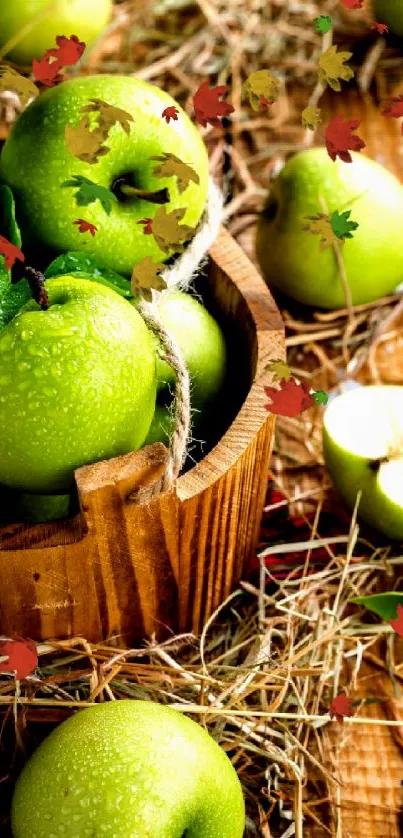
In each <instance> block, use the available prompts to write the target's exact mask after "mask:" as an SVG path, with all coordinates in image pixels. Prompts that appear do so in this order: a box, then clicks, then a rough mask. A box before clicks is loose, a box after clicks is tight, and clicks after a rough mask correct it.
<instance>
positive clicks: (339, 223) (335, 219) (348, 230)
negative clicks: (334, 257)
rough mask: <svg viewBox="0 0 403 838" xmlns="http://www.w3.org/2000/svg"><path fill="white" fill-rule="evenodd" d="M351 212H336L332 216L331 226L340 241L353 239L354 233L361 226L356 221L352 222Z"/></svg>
mask: <svg viewBox="0 0 403 838" xmlns="http://www.w3.org/2000/svg"><path fill="white" fill-rule="evenodd" d="M350 215H351V210H346V211H345V212H341V213H340V212H339V211H338V210H335V211H334V212H332V214H331V216H330V226H331V228H332V230H333V232H334V234H335V235H336V236H337V238H338V239H352V238H353V236H352V231H353V230H356V229H357V227H358V226H359V225H358V224H357V222H356V221H350V220H349V219H350Z"/></svg>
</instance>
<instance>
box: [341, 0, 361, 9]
mask: <svg viewBox="0 0 403 838" xmlns="http://www.w3.org/2000/svg"><path fill="white" fill-rule="evenodd" d="M341 2H342V3H343V6H345V8H346V9H362V4H363V2H364V0H341Z"/></svg>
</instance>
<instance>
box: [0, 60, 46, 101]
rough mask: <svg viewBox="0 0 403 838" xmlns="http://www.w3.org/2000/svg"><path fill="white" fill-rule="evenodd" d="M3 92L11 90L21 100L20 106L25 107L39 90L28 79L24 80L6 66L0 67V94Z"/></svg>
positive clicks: (15, 71)
mask: <svg viewBox="0 0 403 838" xmlns="http://www.w3.org/2000/svg"><path fill="white" fill-rule="evenodd" d="M5 90H12V91H13V93H16V94H17V96H19V98H20V100H21V104H22V105H27V104H28V102H30V101H31V99H33V98H34V97H35V96H38V94H39V90H38V88H37V87H36V85H35V84H34V83H33V81H31V80H30V79H26V78H24V76H20V74H19V73H17V70H13V69H12V68H11V67H8V66H7V65H6V64H1V65H0V93H3V92H4V91H5Z"/></svg>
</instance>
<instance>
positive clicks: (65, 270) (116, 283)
mask: <svg viewBox="0 0 403 838" xmlns="http://www.w3.org/2000/svg"><path fill="white" fill-rule="evenodd" d="M64 275H69V276H70V275H73V276H79V277H81V278H82V279H89V280H92V281H94V282H99V283H100V284H101V285H106V286H107V287H108V288H111V289H112V291H116V293H117V294H120V296H121V297H127V298H131V297H132V296H133V294H132V291H131V288H130V282H129V281H128V280H127V279H125V278H124V277H123V276H120V274H117V273H115V271H112V270H110V269H109V268H105V267H103V266H102V265H100V264H99V263H98V262H97V260H96V259H95V258H94V257H93V256H90V255H89V254H87V253H82V252H81V251H78V250H77V251H75V250H71V251H69V252H68V253H62V254H61V255H60V256H58V257H57V258H56V259H54V261H53V262H51V264H50V265H48V267H47V268H46V271H45V273H44V277H45V279H50V277H52V276H64Z"/></svg>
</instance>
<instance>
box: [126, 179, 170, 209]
mask: <svg viewBox="0 0 403 838" xmlns="http://www.w3.org/2000/svg"><path fill="white" fill-rule="evenodd" d="M112 191H113V192H115V195H116V197H117V198H119V197H122V196H123V195H124V196H125V197H126V198H141V199H142V200H143V201H150V203H151V204H168V203H169V201H170V198H169V191H168V188H167V187H166V186H165V187H164V188H163V189H157V190H154V191H150V190H149V189H139V188H138V187H137V186H131V185H130V184H129V183H126V182H125V180H124V178H118V180H116V181H115V183H114V188H113V190H112Z"/></svg>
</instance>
